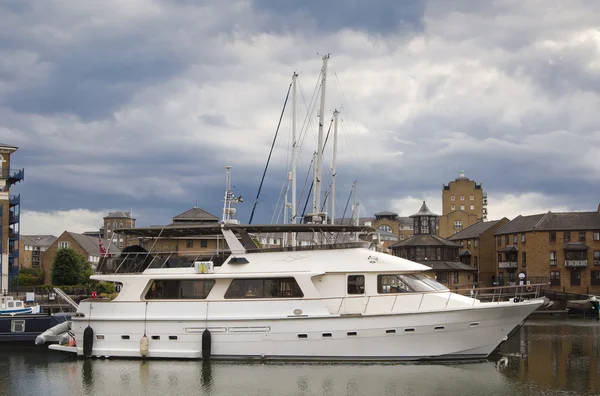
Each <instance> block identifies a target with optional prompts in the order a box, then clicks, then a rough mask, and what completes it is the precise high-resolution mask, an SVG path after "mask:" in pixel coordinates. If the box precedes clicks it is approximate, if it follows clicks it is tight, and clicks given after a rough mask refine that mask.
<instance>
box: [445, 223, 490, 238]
mask: <svg viewBox="0 0 600 396" xmlns="http://www.w3.org/2000/svg"><path fill="white" fill-rule="evenodd" d="M499 221H500V220H492V221H478V222H477V223H475V224H473V225H471V226H469V227H467V228H465V229H464V230H462V231H459V232H457V233H456V234H454V235H452V236H451V237H449V238H448V239H449V240H451V241H456V240H459V239H473V238H479V236H480V235H481V234H483V233H484V232H486V231H487V230H489V229H490V228H492V227H493V226H495V225H496V224H498V222H499Z"/></svg>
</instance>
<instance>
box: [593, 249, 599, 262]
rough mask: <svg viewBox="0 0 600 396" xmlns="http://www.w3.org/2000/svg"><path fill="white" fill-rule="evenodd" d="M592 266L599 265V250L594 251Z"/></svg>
mask: <svg viewBox="0 0 600 396" xmlns="http://www.w3.org/2000/svg"><path fill="white" fill-rule="evenodd" d="M594 265H600V250H594Z"/></svg>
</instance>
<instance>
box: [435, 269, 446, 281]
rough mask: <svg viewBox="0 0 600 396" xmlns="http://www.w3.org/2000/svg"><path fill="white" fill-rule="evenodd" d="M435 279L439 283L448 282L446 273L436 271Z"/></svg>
mask: <svg viewBox="0 0 600 396" xmlns="http://www.w3.org/2000/svg"><path fill="white" fill-rule="evenodd" d="M435 280H436V281H438V282H440V283H448V273H447V272H441V271H438V272H436V273H435Z"/></svg>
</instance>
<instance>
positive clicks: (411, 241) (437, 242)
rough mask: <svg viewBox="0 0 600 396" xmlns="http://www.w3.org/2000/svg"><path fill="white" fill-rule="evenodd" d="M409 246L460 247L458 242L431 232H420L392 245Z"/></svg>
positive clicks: (393, 246)
mask: <svg viewBox="0 0 600 396" xmlns="http://www.w3.org/2000/svg"><path fill="white" fill-rule="evenodd" d="M409 246H448V247H456V248H458V247H460V245H459V244H458V243H455V242H452V241H449V240H447V239H444V238H440V237H439V236H437V235H430V234H419V235H413V236H411V237H410V238H408V239H406V240H404V241H400V242H398V243H395V244H393V245H392V246H391V247H392V248H396V247H409Z"/></svg>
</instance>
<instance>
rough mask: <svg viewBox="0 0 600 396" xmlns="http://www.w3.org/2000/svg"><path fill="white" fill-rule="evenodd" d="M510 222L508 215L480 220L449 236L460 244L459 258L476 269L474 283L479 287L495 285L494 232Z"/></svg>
mask: <svg viewBox="0 0 600 396" xmlns="http://www.w3.org/2000/svg"><path fill="white" fill-rule="evenodd" d="M508 222H509V220H508V219H507V218H506V217H504V218H502V219H500V220H494V221H480V222H478V223H475V224H473V225H472V226H469V227H467V228H465V229H464V230H462V231H460V232H458V233H456V234H454V235H452V236H451V237H450V238H448V240H450V241H452V242H456V243H458V244H459V245H460V253H459V260H460V262H461V263H463V264H466V265H469V266H472V267H473V268H474V269H475V272H474V273H473V283H474V284H476V285H477V286H479V287H490V286H493V285H494V281H495V277H496V244H495V238H494V233H495V232H496V231H497V230H498V229H499V228H500V227H502V226H504V225H505V224H507V223H508Z"/></svg>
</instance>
